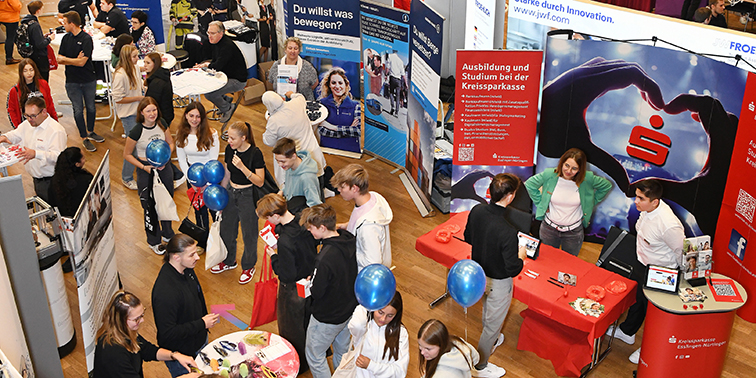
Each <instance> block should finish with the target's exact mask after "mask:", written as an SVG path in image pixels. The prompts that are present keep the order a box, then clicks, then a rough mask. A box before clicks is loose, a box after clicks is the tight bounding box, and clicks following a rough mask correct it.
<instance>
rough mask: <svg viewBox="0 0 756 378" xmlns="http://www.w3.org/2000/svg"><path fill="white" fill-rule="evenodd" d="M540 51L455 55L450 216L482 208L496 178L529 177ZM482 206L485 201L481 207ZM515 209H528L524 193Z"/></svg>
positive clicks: (480, 52)
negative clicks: (498, 176) (490, 186)
mask: <svg viewBox="0 0 756 378" xmlns="http://www.w3.org/2000/svg"><path fill="white" fill-rule="evenodd" d="M542 57H543V53H542V52H541V51H501V50H499V51H476V50H469V51H462V50H460V51H458V52H457V70H456V72H457V78H458V79H457V87H456V89H455V92H456V97H457V100H456V102H455V105H456V109H455V111H454V124H455V130H454V160H453V162H454V167H453V168H452V192H451V204H450V211H451V212H452V213H457V212H462V211H467V210H470V209H472V208H473V207H474V206H475V205H477V204H478V203H487V201H488V200H489V199H490V198H489V197H487V195H488V194H487V190H488V185H489V184H490V183H491V179H492V178H493V176H495V175H496V174H499V173H513V174H515V175H517V176H518V177H520V179H522V180H523V181H524V180H527V179H528V178H529V177H530V176H531V175H532V174H533V154H534V150H535V135H536V117H537V115H538V96H539V94H540V80H541V61H542ZM484 201H485V202H484ZM515 207H517V208H519V209H522V210H528V209H529V208H530V203H529V199H528V197H527V193H525V192H521V193H518V194H517V196H516V201H515Z"/></svg>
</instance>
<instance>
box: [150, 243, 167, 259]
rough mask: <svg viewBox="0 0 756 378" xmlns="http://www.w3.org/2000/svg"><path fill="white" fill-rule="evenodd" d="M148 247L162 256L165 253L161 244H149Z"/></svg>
mask: <svg viewBox="0 0 756 378" xmlns="http://www.w3.org/2000/svg"><path fill="white" fill-rule="evenodd" d="M150 249H151V250H152V252H155V254H156V255H160V256H162V255H163V254H164V253H165V246H164V245H162V244H157V245H151V246H150Z"/></svg>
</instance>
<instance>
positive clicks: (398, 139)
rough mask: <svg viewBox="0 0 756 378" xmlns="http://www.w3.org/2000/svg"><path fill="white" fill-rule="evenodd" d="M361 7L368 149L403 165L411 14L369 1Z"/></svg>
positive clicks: (405, 147)
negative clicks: (392, 77)
mask: <svg viewBox="0 0 756 378" xmlns="http://www.w3.org/2000/svg"><path fill="white" fill-rule="evenodd" d="M360 9H361V12H362V13H361V15H360V18H361V19H362V65H363V78H364V83H365V85H364V86H363V88H364V91H365V92H364V95H363V98H364V99H365V149H366V150H368V151H370V152H371V153H373V154H376V155H378V156H380V157H382V158H384V159H386V160H389V161H391V162H393V163H394V164H396V165H399V166H402V165H404V164H405V159H406V156H407V107H406V106H401V105H403V104H404V103H405V102H406V99H407V95H408V93H407V92H408V83H409V81H408V75H407V68H408V66H409V13H408V12H406V11H403V10H399V9H395V8H390V7H387V6H384V5H379V4H375V3H372V2H366V1H363V2H362V3H360ZM391 76H394V79H391ZM397 79H398V80H397ZM392 80H393V81H394V87H392V86H391V84H392ZM397 83H398V85H397Z"/></svg>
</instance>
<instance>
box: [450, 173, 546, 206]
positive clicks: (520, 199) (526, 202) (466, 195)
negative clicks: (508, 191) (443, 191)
mask: <svg viewBox="0 0 756 378" xmlns="http://www.w3.org/2000/svg"><path fill="white" fill-rule="evenodd" d="M499 173H512V174H514V175H516V176H517V177H519V178H520V180H522V181H523V182H524V181H525V180H527V179H528V178H530V176H532V175H533V167H517V166H512V165H508V166H507V165H454V166H453V167H452V177H453V178H454V179H453V180H452V190H451V205H450V208H451V212H453V213H460V212H463V211H469V210H472V208H473V207H475V205H477V204H479V203H488V201H489V200H490V199H491V196H490V195H489V193H488V186H489V185H490V184H491V179H492V178H493V177H494V176H496V175H498V174H499ZM512 206H514V207H516V208H518V209H520V210H523V211H529V210H530V206H531V202H530V197H528V192H527V191H526V190H525V187H524V186H522V185H521V186H520V189H518V191H517V193H516V194H515V198H514V200H513V201H512Z"/></svg>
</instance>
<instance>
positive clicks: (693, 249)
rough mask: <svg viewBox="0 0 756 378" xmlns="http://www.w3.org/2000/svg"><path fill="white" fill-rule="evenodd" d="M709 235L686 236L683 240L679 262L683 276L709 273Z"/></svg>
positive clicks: (689, 277) (690, 277)
mask: <svg viewBox="0 0 756 378" xmlns="http://www.w3.org/2000/svg"><path fill="white" fill-rule="evenodd" d="M711 255H712V250H711V237H710V236H709V235H704V236H698V237H693V238H687V239H685V240H684V241H683V260H682V262H681V263H680V266H681V267H682V271H683V273H684V278H685V279H686V280H690V279H693V278H699V277H705V276H709V275H711Z"/></svg>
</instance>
